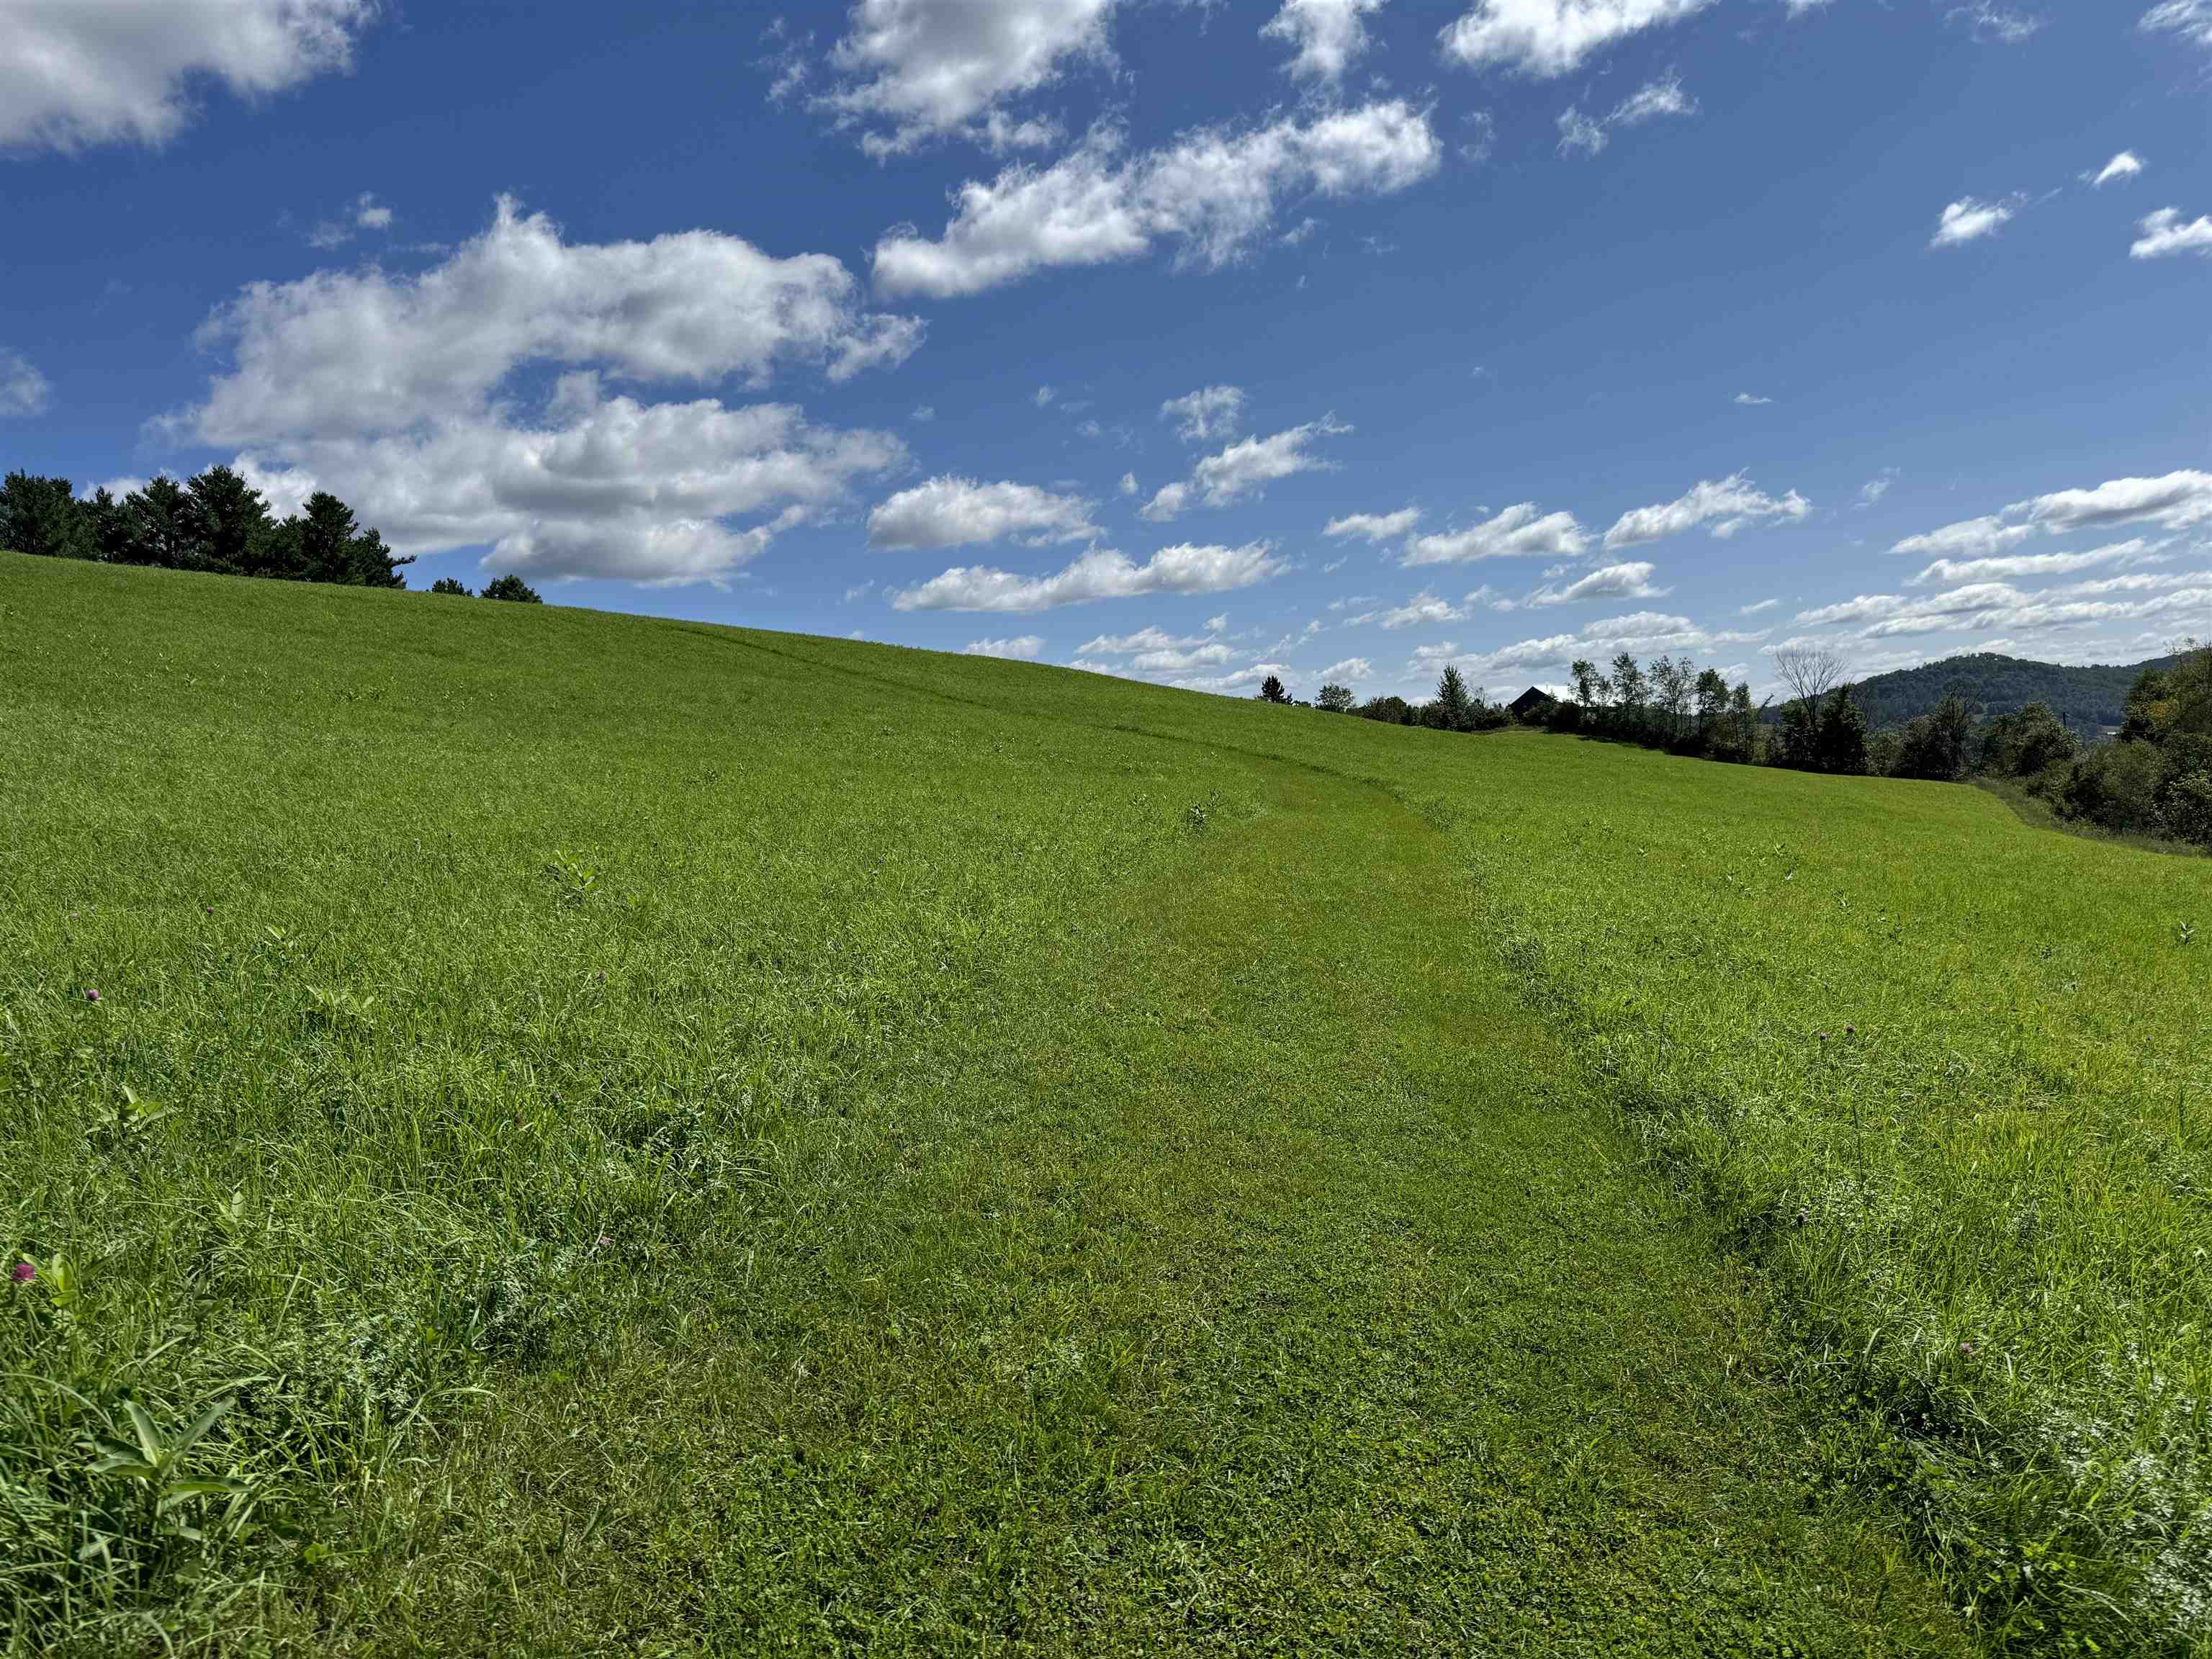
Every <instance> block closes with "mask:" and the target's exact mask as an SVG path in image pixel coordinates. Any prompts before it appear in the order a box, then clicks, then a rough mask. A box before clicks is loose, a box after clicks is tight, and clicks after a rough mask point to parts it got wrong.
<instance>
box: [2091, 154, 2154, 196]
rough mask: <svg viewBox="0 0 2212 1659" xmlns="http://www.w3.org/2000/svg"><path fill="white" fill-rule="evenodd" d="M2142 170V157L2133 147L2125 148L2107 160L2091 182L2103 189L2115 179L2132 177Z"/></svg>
mask: <svg viewBox="0 0 2212 1659" xmlns="http://www.w3.org/2000/svg"><path fill="white" fill-rule="evenodd" d="M2142 170H2143V164H2142V157H2141V156H2139V155H2136V153H2135V152H2134V151H2133V150H2131V149H2124V150H2122V151H2121V152H2120V153H2119V154H2118V155H2115V156H2114V157H2112V160H2111V161H2107V162H2106V163H2105V166H2104V168H2103V170H2102V171H2101V172H2100V173H2098V174H2097V176H2096V177H2095V178H2094V179H2091V180H2090V181H2089V182H2090V183H2091V184H2092V185H2094V186H2095V187H2096V188H2098V189H2100V190H2102V189H2103V188H2104V187H2105V186H2106V185H2109V184H2111V183H2112V180H2114V179H2132V178H2134V177H2135V176H2136V174H2137V173H2141V172H2142Z"/></svg>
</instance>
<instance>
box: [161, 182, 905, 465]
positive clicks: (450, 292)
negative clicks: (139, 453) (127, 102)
mask: <svg viewBox="0 0 2212 1659" xmlns="http://www.w3.org/2000/svg"><path fill="white" fill-rule="evenodd" d="M857 289H858V284H857V283H856V282H855V281H854V277H853V276H852V274H851V273H850V272H849V271H848V270H846V269H845V267H844V266H843V265H842V264H840V263H839V262H838V261H837V260H836V259H834V258H830V257H829V255H827V254H821V253H802V254H798V255H795V256H793V257H792V258H775V257H774V256H773V255H770V254H767V253H763V252H761V251H760V250H759V249H758V248H756V247H754V246H752V245H751V244H750V243H749V242H746V241H744V240H742V239H740V238H738V237H735V236H726V235H722V234H718V233H715V232H712V231H687V232H684V233H681V234H675V235H669V236H661V237H658V238H655V239H654V240H653V241H650V242H610V243H601V244H575V245H571V244H568V243H564V242H563V241H562V240H561V234H560V230H559V228H557V227H556V225H555V224H554V223H553V222H551V221H550V219H547V218H546V217H545V216H544V215H542V214H529V213H525V212H524V211H523V210H522V209H521V208H520V205H519V204H516V203H515V202H514V201H513V199H512V198H511V197H501V198H500V199H499V203H498V207H497V210H496V213H495V217H494V219H493V222H492V224H491V227H490V228H489V229H488V230H486V231H485V232H484V233H483V234H482V235H480V236H477V237H476V238H474V239H472V240H470V241H468V242H466V243H464V244H463V245H462V246H461V247H460V248H459V250H458V251H457V252H454V253H453V256H452V257H451V258H448V259H447V261H446V262H445V263H444V264H440V265H437V266H435V267H433V268H432V269H431V270H427V271H425V272H423V273H422V275H421V276H414V277H404V276H398V277H396V276H390V275H388V274H386V272H384V271H381V270H374V269H369V270H349V271H320V272H318V273H316V274H315V275H313V276H305V277H302V278H301V279H300V280H299V281H298V282H295V283H253V284H252V285H250V286H249V287H247V288H246V289H245V290H244V291H243V292H242V293H241V294H240V295H239V297H238V298H237V299H236V300H235V301H232V302H231V303H230V304H229V305H228V306H227V307H223V308H222V310H221V311H218V312H217V313H216V315H215V316H214V318H212V319H210V322H209V323H208V325H207V326H206V327H205V328H204V329H203V330H202V332H201V342H202V343H203V344H227V345H228V346H229V347H230V348H231V351H232V356H233V358H234V368H233V369H232V371H231V372H230V373H229V374H225V375H223V376H222V377H221V378H219V379H218V380H216V382H215V384H214V386H213V387H212V388H211V389H210V394H209V397H208V400H207V402H206V403H204V404H202V405H201V406H200V407H199V408H198V409H197V410H193V411H192V413H191V420H190V424H191V428H192V429H193V431H194V432H195V433H196V434H197V435H198V436H199V437H200V438H202V439H203V440H204V441H207V442H209V443H216V444H222V443H252V442H258V441H265V440H267V439H268V438H270V436H272V435H290V434H295V433H298V432H302V431H313V432H318V433H328V432H331V431H334V430H348V431H352V432H356V433H366V432H374V431H382V430H388V429H391V428H402V427H406V426H409V425H410V424H413V423H415V422H418V421H421V420H423V419H426V418H432V417H435V416H441V415H450V414H453V413H455V412H457V411H471V412H473V411H477V410H481V409H482V408H483V404H484V402H485V400H486V398H488V397H489V395H490V394H491V393H492V392H494V391H495V389H496V388H497V387H498V386H500V385H501V383H502V382H503V381H505V380H507V377H508V376H509V375H510V374H513V372H514V371H515V370H516V369H517V368H520V367H521V366H522V365H524V364H526V363H530V362H552V363H562V364H568V365H583V364H602V365H605V366H606V367H607V368H611V369H612V370H614V371H615V372H616V373H617V374H621V375H623V376H624V377H626V378H629V379H631V380H643V381H655V380H690V381H694V382H709V381H713V380H720V379H723V378H725V377H726V376H730V375H741V376H744V378H745V379H747V380H750V381H751V382H752V383H754V384H759V383H762V382H763V381H765V380H766V379H767V377H768V374H769V370H770V369H771V368H774V367H776V366H778V365H781V364H784V363H790V362H800V363H809V364H815V365H818V366H820V367H822V368H823V369H824V370H825V372H827V373H828V374H829V377H830V378H831V379H832V380H843V379H845V378H848V376H850V375H852V374H856V373H858V372H860V370H861V369H864V368H870V367H872V366H875V365H878V364H882V363H895V362H900V361H901V360H902V359H903V358H905V357H906V356H908V354H909V353H910V352H912V351H913V350H914V349H915V346H916V345H917V344H918V343H920V341H921V324H920V323H919V322H917V321H915V319H911V318H906V317H896V316H889V315H885V314H883V313H869V312H864V311H862V310H861V309H860V307H859V306H858V304H857V303H856V299H857Z"/></svg>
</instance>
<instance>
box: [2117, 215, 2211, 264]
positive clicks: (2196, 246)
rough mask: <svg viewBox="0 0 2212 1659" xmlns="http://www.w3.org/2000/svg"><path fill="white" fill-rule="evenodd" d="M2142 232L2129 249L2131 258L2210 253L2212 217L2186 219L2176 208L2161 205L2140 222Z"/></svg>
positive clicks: (2160, 257) (2156, 257)
mask: <svg viewBox="0 0 2212 1659" xmlns="http://www.w3.org/2000/svg"><path fill="white" fill-rule="evenodd" d="M2171 253H2212V217H2206V216H2203V215H2199V216H2197V218H2194V219H2191V220H2188V221H2186V222H2185V221H2184V220H2183V219H2182V216H2181V210H2180V209H2179V208H2160V210H2158V211H2157V212H2155V213H2154V214H2152V215H2151V216H2149V217H2148V218H2147V219H2145V220H2144V221H2143V222H2142V235H2141V236H2139V237H2138V238H2136V241H2135V242H2134V244H2133V245H2132V246H2130V248H2129V249H2128V255H2129V257H2130V258H2136V259H2162V258H2166V255H2168V254H2171Z"/></svg>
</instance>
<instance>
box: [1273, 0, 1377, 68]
mask: <svg viewBox="0 0 2212 1659" xmlns="http://www.w3.org/2000/svg"><path fill="white" fill-rule="evenodd" d="M1382 9H1383V0H1283V9H1281V10H1280V11H1279V12H1277V13H1276V14H1275V15H1274V17H1273V20H1272V21H1269V22H1267V23H1266V24H1264V25H1263V26H1262V27H1261V30H1260V33H1261V37H1262V38H1263V39H1266V40H1281V41H1284V42H1286V43H1287V44H1289V45H1291V46H1295V47H1297V57H1295V58H1292V59H1291V61H1290V62H1289V63H1287V64H1285V65H1284V66H1283V67H1284V70H1285V72H1286V73H1288V74H1291V75H1293V76H1297V77H1298V78H1299V79H1300V80H1306V81H1321V82H1327V83H1328V84H1329V85H1331V86H1334V85H1335V84H1336V82H1339V81H1341V80H1342V79H1343V78H1344V72H1345V70H1347V69H1350V68H1351V67H1352V64H1355V63H1357V62H1358V60H1359V59H1360V58H1362V57H1363V56H1364V55H1365V53H1366V51H1367V21H1366V19H1367V14H1369V13H1370V12H1376V11H1380V10H1382Z"/></svg>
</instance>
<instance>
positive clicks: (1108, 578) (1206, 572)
mask: <svg viewBox="0 0 2212 1659" xmlns="http://www.w3.org/2000/svg"><path fill="white" fill-rule="evenodd" d="M1282 569H1283V562H1282V561H1281V560H1280V559H1278V558H1276V557H1275V556H1274V555H1273V549H1272V547H1271V545H1270V544H1268V543H1267V542H1247V543H1246V544H1243V546H1241V547H1220V546H1193V545H1191V544H1188V543H1183V544H1178V545H1176V546H1174V547H1164V548H1162V549H1161V550H1159V551H1158V552H1157V553H1155V554H1153V555H1152V557H1151V558H1150V559H1148V560H1146V562H1144V563H1143V564H1139V563H1137V562H1135V561H1134V560H1133V559H1131V558H1130V557H1129V556H1127V555H1126V554H1123V553H1117V552H1115V551H1114V550H1111V549H1110V548H1097V549H1094V550H1091V551H1090V552H1088V553H1085V554H1084V555H1083V556H1081V557H1080V558H1079V559H1077V560H1076V561H1075V562H1073V563H1072V564H1070V565H1068V566H1067V567H1066V568H1064V569H1062V570H1059V571H1056V572H1054V574H1051V575H1049V576H1020V575H1016V574H1014V573H1013V572H1012V571H1008V570H993V569H989V568H986V567H984V566H981V565H967V566H957V565H956V566H955V567H954V568H951V569H950V570H947V571H945V573H944V574H942V575H938V576H933V577H932V578H931V579H930V580H927V581H926V582H923V583H921V585H920V586H915V587H909V588H905V589H902V590H901V591H899V592H895V593H893V594H892V595H891V603H892V605H895V606H896V608H898V609H899V610H901V611H1048V610H1050V609H1052V608H1053V607H1054V606H1056V605H1086V604H1089V603H1090V602H1091V601H1092V600H1094V599H1133V598H1136V597H1138V596H1139V595H1142V594H1146V593H1224V592H1229V591H1231V589H1234V588H1239V587H1250V586H1254V585H1255V584H1256V583H1260V582H1263V581H1266V580H1268V579H1269V578H1271V577H1273V576H1275V575H1277V574H1280V572H1281V571H1282Z"/></svg>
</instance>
